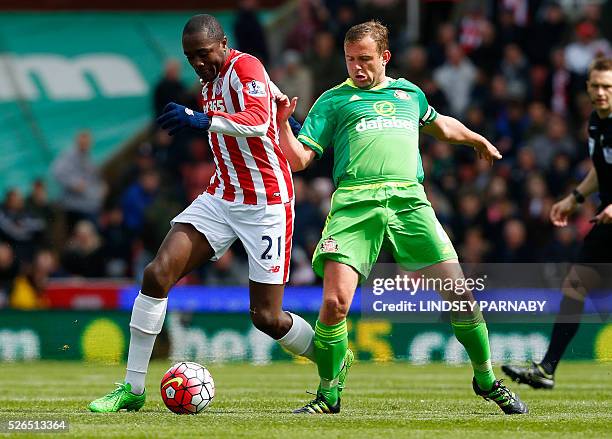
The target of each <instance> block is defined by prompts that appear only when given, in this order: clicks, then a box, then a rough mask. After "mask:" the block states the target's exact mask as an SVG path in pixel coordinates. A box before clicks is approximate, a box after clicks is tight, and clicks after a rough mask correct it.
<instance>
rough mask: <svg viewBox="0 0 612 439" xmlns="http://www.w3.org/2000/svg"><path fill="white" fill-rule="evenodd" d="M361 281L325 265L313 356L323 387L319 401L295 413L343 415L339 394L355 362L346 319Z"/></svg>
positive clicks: (343, 268) (339, 266)
mask: <svg viewBox="0 0 612 439" xmlns="http://www.w3.org/2000/svg"><path fill="white" fill-rule="evenodd" d="M358 281H359V275H358V274H357V272H356V271H355V270H354V269H353V268H352V267H350V266H348V265H346V264H341V263H339V262H336V261H333V260H326V261H325V268H324V277H323V304H322V306H321V311H320V313H319V319H318V320H317V323H316V326H315V335H314V356H315V360H316V363H317V368H318V371H319V377H320V384H319V389H318V392H317V398H315V399H314V400H313V401H311V402H310V403H308V404H306V405H305V406H304V407H303V408H301V409H298V410H296V411H295V412H296V413H313V414H315V413H337V412H339V411H340V391H341V390H342V388H343V387H344V380H345V379H346V372H347V371H348V368H349V367H350V366H351V364H352V362H353V353H352V352H350V350H349V349H348V332H347V328H346V316H347V314H348V311H349V308H350V306H351V302H352V300H353V295H354V294H355V289H356V288H357V283H358Z"/></svg>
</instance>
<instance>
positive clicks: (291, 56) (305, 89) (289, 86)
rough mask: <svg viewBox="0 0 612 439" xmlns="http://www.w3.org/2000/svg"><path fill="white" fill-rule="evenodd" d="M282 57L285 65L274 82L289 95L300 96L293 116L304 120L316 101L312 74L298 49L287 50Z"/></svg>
mask: <svg viewBox="0 0 612 439" xmlns="http://www.w3.org/2000/svg"><path fill="white" fill-rule="evenodd" d="M282 58H283V67H282V69H281V70H280V71H278V72H277V74H276V78H275V80H274V82H275V84H276V85H277V86H278V88H280V89H281V91H282V92H283V93H284V94H286V95H287V96H299V100H298V103H297V107H296V108H295V113H294V114H293V116H294V117H295V118H296V119H297V120H299V121H303V120H304V118H305V117H306V114H307V113H308V110H310V107H311V106H312V104H313V102H314V99H313V80H312V74H311V73H310V70H309V69H308V67H306V66H304V64H303V63H302V56H301V55H300V53H299V52H298V51H296V50H287V51H285V53H283V57H282Z"/></svg>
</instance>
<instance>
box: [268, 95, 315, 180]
mask: <svg viewBox="0 0 612 439" xmlns="http://www.w3.org/2000/svg"><path fill="white" fill-rule="evenodd" d="M297 100H298V98H293V99H291V101H289V100H287V101H283V100H279V99H278V98H277V100H276V103H277V105H278V107H277V113H276V121H277V123H278V131H279V133H278V134H279V139H280V147H281V150H282V151H283V153H284V154H285V157H287V160H288V161H289V165H290V166H291V170H292V171H293V172H297V171H302V170H304V169H306V168H307V167H308V166H309V165H310V164H311V163H312V161H313V160H314V158H315V156H316V154H315V152H314V151H313V150H312V149H310V148H309V147H308V146H306V145H304V144H303V143H302V142H300V141H299V140H298V139H297V138H296V137H295V135H294V134H293V131H291V126H290V125H289V117H291V115H292V114H293V112H294V111H295V106H296V105H297Z"/></svg>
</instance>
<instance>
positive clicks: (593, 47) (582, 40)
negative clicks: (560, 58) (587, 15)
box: [565, 21, 612, 84]
mask: <svg viewBox="0 0 612 439" xmlns="http://www.w3.org/2000/svg"><path fill="white" fill-rule="evenodd" d="M575 32H576V41H574V42H573V43H571V44H569V45H568V46H567V47H566V48H565V62H566V65H567V68H568V70H569V71H570V72H572V73H574V74H576V75H578V77H579V78H580V81H579V82H580V83H581V84H583V83H584V81H586V79H587V70H588V68H589V65H590V64H591V62H592V61H593V60H594V59H595V58H596V57H597V56H610V55H612V47H611V46H610V42H609V41H608V40H606V39H604V38H599V31H598V30H597V27H596V26H595V25H594V24H593V23H591V22H589V21H583V22H581V23H579V24H578V25H576V28H575Z"/></svg>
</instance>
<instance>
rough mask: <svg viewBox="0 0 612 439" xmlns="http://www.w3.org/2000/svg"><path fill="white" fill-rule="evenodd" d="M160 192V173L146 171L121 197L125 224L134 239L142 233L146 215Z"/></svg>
mask: <svg viewBox="0 0 612 439" xmlns="http://www.w3.org/2000/svg"><path fill="white" fill-rule="evenodd" d="M158 190H159V173H158V172H157V171H156V170H155V169H146V170H143V172H142V173H141V174H140V175H139V176H138V180H137V181H136V182H134V183H132V185H130V187H128V188H127V190H126V191H125V193H124V194H123V196H122V197H121V210H122V212H123V224H124V225H125V227H126V228H127V229H128V230H129V231H130V232H131V234H132V236H133V237H136V236H138V234H139V233H140V231H141V229H142V225H143V222H144V213H145V211H146V209H147V208H148V207H149V206H150V205H151V204H152V203H153V201H154V200H155V197H156V196H157V192H158Z"/></svg>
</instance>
